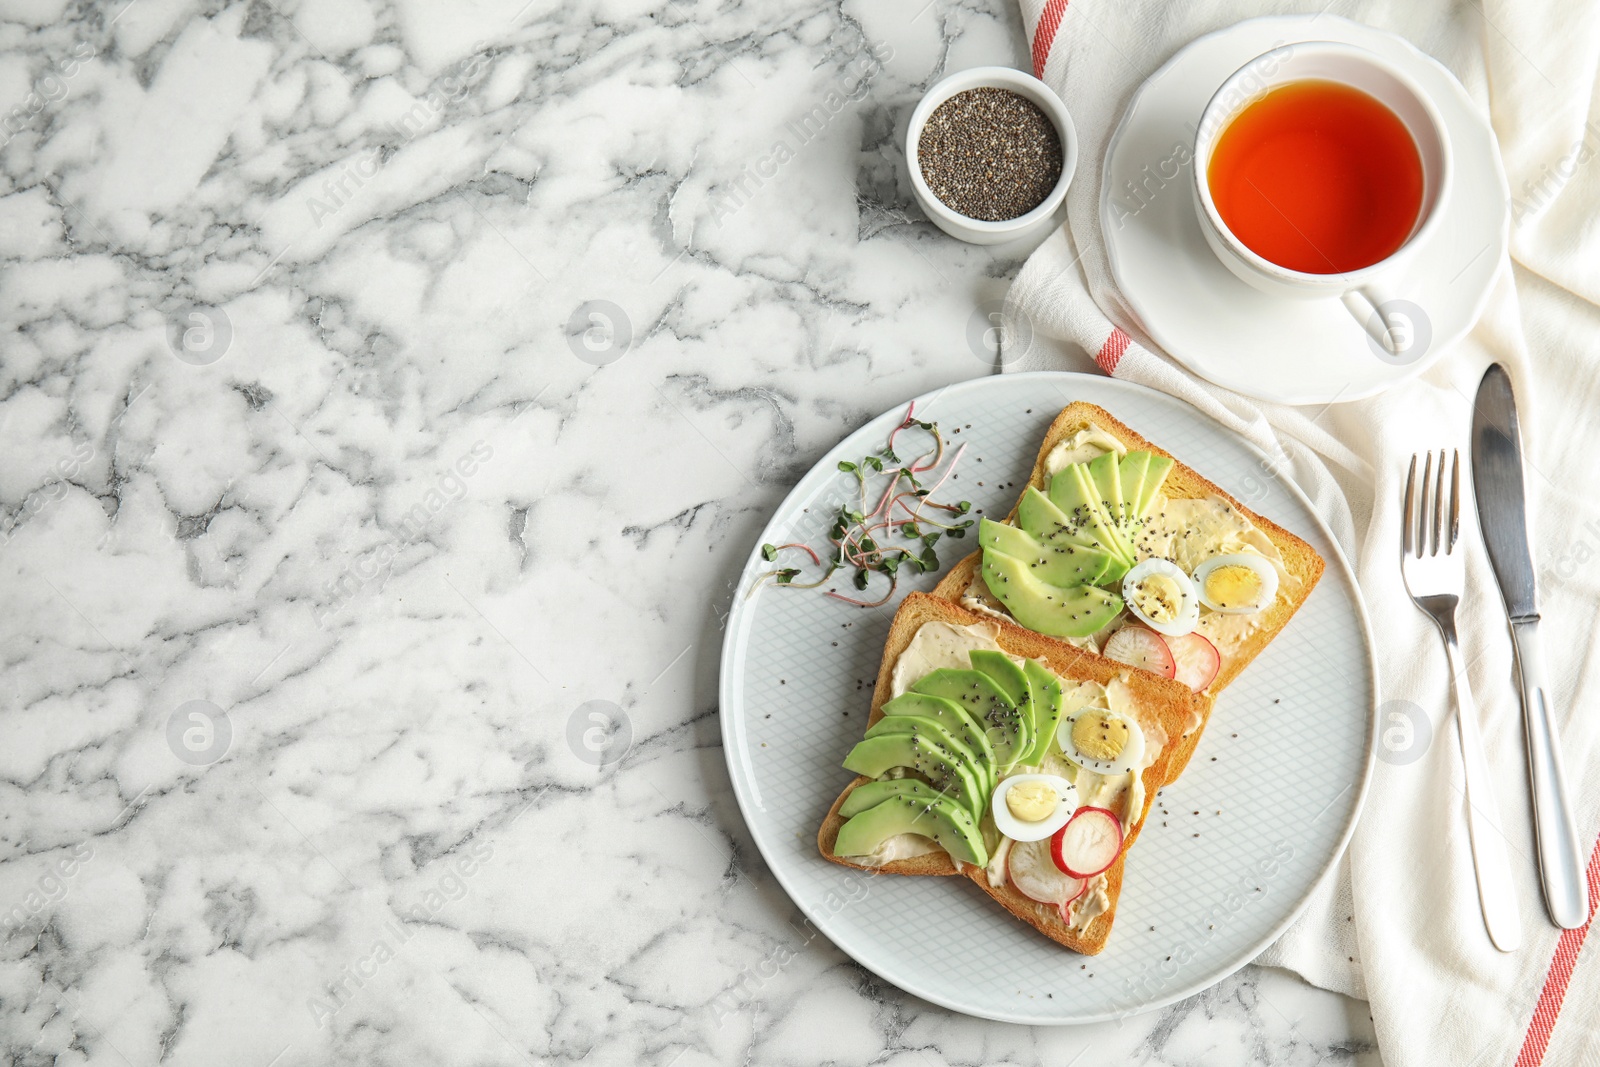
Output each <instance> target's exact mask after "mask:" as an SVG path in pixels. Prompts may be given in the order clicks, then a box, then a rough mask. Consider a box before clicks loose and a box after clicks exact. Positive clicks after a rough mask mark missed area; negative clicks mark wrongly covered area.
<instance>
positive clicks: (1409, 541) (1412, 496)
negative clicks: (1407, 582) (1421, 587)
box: [1400, 452, 1417, 556]
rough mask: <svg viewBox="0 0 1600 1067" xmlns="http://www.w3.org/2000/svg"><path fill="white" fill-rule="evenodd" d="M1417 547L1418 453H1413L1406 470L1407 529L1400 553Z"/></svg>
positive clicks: (1401, 537)
mask: <svg viewBox="0 0 1600 1067" xmlns="http://www.w3.org/2000/svg"><path fill="white" fill-rule="evenodd" d="M1416 548H1417V454H1416V453H1415V452H1413V453H1411V469H1410V470H1409V471H1407V472H1406V502H1405V529H1404V531H1403V532H1402V533H1401V535H1400V554H1401V555H1402V556H1405V555H1409V554H1410V553H1412V552H1415V551H1416Z"/></svg>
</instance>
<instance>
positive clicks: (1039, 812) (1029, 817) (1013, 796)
mask: <svg viewBox="0 0 1600 1067" xmlns="http://www.w3.org/2000/svg"><path fill="white" fill-rule="evenodd" d="M1057 803H1058V798H1057V797H1056V791H1055V790H1054V789H1052V788H1051V787H1050V784H1049V783H1048V782H1038V781H1033V782H1018V783H1017V784H1016V785H1014V786H1012V787H1011V788H1010V789H1008V790H1007V791H1006V807H1007V808H1009V809H1010V810H1011V814H1013V815H1015V816H1016V817H1017V818H1019V819H1021V820H1022V821H1023V822H1042V821H1043V820H1045V819H1048V818H1049V817H1050V816H1051V815H1053V814H1054V813H1055V810H1056V804H1057Z"/></svg>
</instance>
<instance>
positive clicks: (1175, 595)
mask: <svg viewBox="0 0 1600 1067" xmlns="http://www.w3.org/2000/svg"><path fill="white" fill-rule="evenodd" d="M1217 569H1218V570H1227V569H1228V568H1225V567H1219V568H1217ZM1239 569H1240V570H1247V569H1248V568H1245V567H1241V568H1239ZM1253 574H1254V572H1252V575H1253ZM1206 588H1207V589H1208V590H1209V589H1210V588H1211V586H1210V584H1209V583H1208V584H1207V586H1206ZM1134 599H1135V600H1136V601H1137V602H1138V606H1139V610H1140V611H1142V612H1144V613H1145V615H1146V616H1147V617H1149V618H1151V619H1154V620H1155V621H1156V622H1172V621H1173V620H1174V619H1176V618H1177V617H1178V612H1179V610H1180V609H1181V608H1182V607H1183V590H1181V589H1179V588H1178V583H1177V582H1175V581H1173V580H1172V579H1171V578H1169V577H1167V576H1166V575H1165V574H1151V575H1147V576H1146V577H1145V579H1144V580H1143V581H1142V582H1140V583H1139V588H1138V589H1137V590H1136V591H1135V593H1134Z"/></svg>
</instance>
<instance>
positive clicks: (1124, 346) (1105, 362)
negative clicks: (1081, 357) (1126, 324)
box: [1094, 326, 1131, 374]
mask: <svg viewBox="0 0 1600 1067" xmlns="http://www.w3.org/2000/svg"><path fill="white" fill-rule="evenodd" d="M1130 341H1131V338H1129V337H1128V335H1127V334H1126V333H1123V332H1122V327H1120V326H1115V327H1112V330H1111V336H1110V337H1107V338H1106V343H1105V344H1103V345H1101V346H1100V351H1099V352H1097V353H1095V357H1094V361H1095V362H1096V363H1098V364H1099V365H1100V369H1101V370H1103V371H1105V372H1106V373H1107V374H1115V373H1117V364H1118V363H1120V362H1121V361H1122V354H1123V353H1124V352H1126V351H1127V350H1128V344H1129V343H1130Z"/></svg>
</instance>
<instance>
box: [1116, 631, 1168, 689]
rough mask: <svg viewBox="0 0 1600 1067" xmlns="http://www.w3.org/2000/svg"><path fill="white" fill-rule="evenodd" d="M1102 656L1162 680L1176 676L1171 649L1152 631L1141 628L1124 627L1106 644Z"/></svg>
mask: <svg viewBox="0 0 1600 1067" xmlns="http://www.w3.org/2000/svg"><path fill="white" fill-rule="evenodd" d="M1104 655H1105V657H1106V658H1107V659H1114V660H1116V661H1117V662H1118V663H1126V664H1127V665H1128V666H1130V667H1140V668H1142V669H1144V670H1147V671H1151V672H1152V673H1155V674H1159V675H1161V676H1162V677H1164V678H1174V677H1176V676H1177V674H1178V663H1177V661H1176V660H1174V659H1173V658H1172V649H1171V648H1170V647H1168V645H1167V642H1166V640H1165V639H1164V638H1163V637H1162V636H1161V635H1160V634H1158V633H1156V632H1155V631H1154V630H1147V629H1145V628H1144V627H1143V626H1124V627H1123V628H1122V629H1120V630H1118V631H1117V632H1116V633H1114V634H1112V635H1111V638H1110V640H1108V641H1107V642H1106V647H1105V652H1104Z"/></svg>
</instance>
